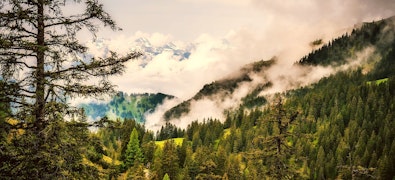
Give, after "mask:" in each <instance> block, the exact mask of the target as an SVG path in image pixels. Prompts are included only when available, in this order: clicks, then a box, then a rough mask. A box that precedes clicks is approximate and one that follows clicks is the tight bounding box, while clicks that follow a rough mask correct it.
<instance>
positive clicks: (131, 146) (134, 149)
mask: <svg viewBox="0 0 395 180" xmlns="http://www.w3.org/2000/svg"><path fill="white" fill-rule="evenodd" d="M125 157H126V159H125V165H126V167H131V166H133V165H134V164H135V163H143V162H144V156H143V153H142V152H141V149H140V141H139V136H138V133H137V130H136V128H134V129H133V131H132V133H131V134H130V140H129V143H128V146H127V149H126V155H125Z"/></svg>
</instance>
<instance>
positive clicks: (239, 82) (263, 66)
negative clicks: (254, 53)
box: [164, 58, 276, 120]
mask: <svg viewBox="0 0 395 180" xmlns="http://www.w3.org/2000/svg"><path fill="white" fill-rule="evenodd" d="M275 62H276V58H272V59H270V60H266V61H264V60H261V61H257V62H254V63H251V64H248V65H245V66H244V67H242V68H241V69H240V70H239V71H238V72H234V73H232V74H230V75H228V76H226V77H225V78H223V79H221V80H218V81H215V82H212V83H210V84H206V85H204V86H203V88H202V89H201V90H200V91H199V92H198V93H197V94H196V95H195V96H193V97H192V98H191V99H188V100H186V101H184V102H182V103H180V104H178V105H177V106H175V107H173V108H171V109H170V110H168V111H166V112H165V114H164V119H165V120H171V119H177V118H180V117H181V116H183V115H186V114H188V113H189V112H190V108H191V103H192V102H193V101H199V100H202V99H208V100H210V101H213V102H215V103H216V104H221V103H224V101H226V100H227V99H228V98H229V97H232V96H234V93H235V91H237V90H238V89H239V88H242V86H243V87H244V86H247V88H248V89H249V90H248V91H247V93H245V94H242V95H241V97H238V98H240V100H241V103H242V104H244V105H245V106H246V107H248V108H252V107H254V106H260V105H263V104H264V103H266V99H265V98H264V97H263V96H259V93H260V92H261V91H262V90H263V89H265V88H267V87H270V86H271V83H270V82H269V81H267V80H266V79H265V78H264V73H265V70H267V69H268V68H270V67H271V66H272V65H273V64H274V63H275ZM257 76H259V77H261V78H262V79H258V80H257V79H256V77H257ZM256 81H259V82H256Z"/></svg>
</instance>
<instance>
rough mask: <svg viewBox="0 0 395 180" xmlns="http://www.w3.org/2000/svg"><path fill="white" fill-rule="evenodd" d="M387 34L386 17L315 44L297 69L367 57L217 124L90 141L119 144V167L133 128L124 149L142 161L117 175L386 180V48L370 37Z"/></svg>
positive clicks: (389, 113)
mask: <svg viewBox="0 0 395 180" xmlns="http://www.w3.org/2000/svg"><path fill="white" fill-rule="evenodd" d="M383 24H386V25H383ZM372 29H376V30H375V32H374V33H371V30H372ZM394 32H395V31H394V29H393V26H392V20H386V21H380V22H375V23H367V24H365V25H363V26H362V27H361V29H355V30H354V31H353V33H352V34H351V35H344V36H342V37H341V38H340V39H341V40H335V41H334V42H331V43H329V44H326V45H324V46H323V47H322V48H321V49H320V50H317V51H314V52H312V53H311V54H309V55H308V56H306V57H304V58H303V59H302V60H301V61H300V63H301V64H302V65H303V64H323V65H327V66H330V65H332V66H333V65H335V66H339V65H341V64H346V63H348V62H347V61H348V60H347V59H348V58H352V57H353V56H356V55H355V54H353V53H350V49H353V50H355V53H357V52H358V51H362V50H363V49H364V48H366V47H368V46H369V47H374V51H373V52H371V53H369V55H368V57H365V59H367V60H366V61H363V62H361V63H360V64H359V65H358V66H356V67H355V66H354V67H353V68H351V69H345V70H342V71H340V72H338V73H336V74H333V75H331V76H329V77H326V78H323V79H321V80H320V81H319V82H317V83H315V84H312V85H309V86H306V87H303V88H299V89H295V90H291V91H287V92H284V93H281V94H276V95H275V98H274V99H275V100H274V101H271V102H269V104H268V105H264V106H258V107H256V108H253V109H248V108H247V109H246V108H245V106H244V105H241V106H240V108H238V109H237V110H235V111H229V112H228V113H227V118H226V119H225V120H216V119H206V120H205V121H203V122H202V123H198V122H197V121H196V122H193V123H191V124H190V125H189V126H188V128H186V129H184V130H183V129H179V128H177V127H176V126H173V125H171V124H170V123H167V124H166V126H164V127H162V129H161V130H160V131H158V132H157V136H156V140H157V141H154V139H155V138H154V135H153V133H152V132H149V131H145V130H144V129H143V128H142V127H141V126H140V125H138V124H134V125H127V126H128V127H126V126H125V125H123V126H121V127H122V128H121V129H123V128H126V129H128V130H127V131H126V133H125V134H124V135H123V136H122V137H124V138H123V140H120V141H111V140H110V139H109V138H110V137H111V138H113V139H117V138H115V137H117V133H116V132H117V131H114V130H111V131H109V130H105V129H103V130H101V131H100V132H99V135H100V136H101V138H102V139H104V140H105V142H113V143H114V142H118V143H119V144H122V146H119V147H117V148H114V147H116V146H114V145H111V146H109V147H111V148H113V152H118V153H115V154H120V155H119V157H120V159H119V160H121V161H123V162H125V159H127V156H133V154H134V153H127V152H129V151H126V150H125V149H127V148H128V147H126V146H127V144H128V143H129V144H130V143H131V142H132V140H131V139H128V138H127V137H128V135H129V134H130V133H131V131H132V129H133V128H136V129H138V132H139V136H138V139H139V145H140V146H135V147H134V149H139V151H141V153H142V154H143V155H144V157H143V158H142V159H140V160H136V161H134V163H132V164H129V165H127V164H125V163H124V165H123V166H122V167H123V168H121V169H120V170H121V171H120V172H125V174H122V177H125V176H127V177H130V178H132V179H133V178H137V177H140V178H143V177H144V178H149V179H162V178H163V177H165V176H166V177H170V179H266V178H274V179H338V178H340V179H393V178H394V177H395V174H394V171H393V170H394V169H395V133H394V131H393V127H395V121H394V119H395V114H394V113H393V112H395V109H394V107H395V106H394V104H395V98H394V97H395V96H394V95H395V76H394V74H393V68H392V65H393V64H394V61H395V56H394V53H393V52H394V51H393V49H395V48H394V47H395V46H394V44H395V43H394V41H393V39H389V38H385V41H384V39H383V38H378V37H383V36H384V37H387V36H389V34H394ZM361 36H362V37H363V38H362V37H361ZM355 39H362V40H360V41H358V42H355V41H354V40H355ZM369 39H376V40H372V41H370V40H369ZM368 40H369V41H368ZM340 41H341V42H343V43H336V42H340ZM326 52H331V53H326ZM333 56H335V57H336V58H333ZM317 57H319V58H317ZM339 58H340V59H341V60H338V59H339ZM367 67H369V68H367ZM211 86H213V85H211ZM221 121H224V122H221ZM125 122H127V121H125ZM122 132H125V131H122ZM118 136H119V135H118ZM165 139H168V140H167V141H164V142H163V140H165ZM159 143H160V144H161V145H159ZM163 143H164V144H163ZM106 146H107V145H106ZM128 146H129V145H128ZM130 152H131V151H130ZM147 165H149V166H147ZM128 167H130V168H128ZM144 169H145V171H144Z"/></svg>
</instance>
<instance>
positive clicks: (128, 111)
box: [80, 92, 173, 123]
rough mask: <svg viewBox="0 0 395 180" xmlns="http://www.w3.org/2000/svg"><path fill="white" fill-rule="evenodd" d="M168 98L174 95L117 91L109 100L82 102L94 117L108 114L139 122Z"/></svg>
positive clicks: (91, 116)
mask: <svg viewBox="0 0 395 180" xmlns="http://www.w3.org/2000/svg"><path fill="white" fill-rule="evenodd" d="M166 98H169V99H171V98H173V96H170V95H166V94H162V93H157V94H149V93H145V94H130V95H128V94H126V93H123V92H119V93H117V94H116V95H115V96H114V97H113V98H112V99H111V100H110V101H109V102H103V103H88V104H81V105H80V106H81V107H82V108H84V110H85V113H86V115H87V116H88V117H90V118H92V119H98V118H101V117H104V116H107V117H108V118H110V119H113V120H115V119H117V118H120V119H122V120H123V119H134V120H136V121H137V122H141V123H142V122H144V121H145V119H144V114H145V113H152V112H153V111H154V110H155V108H156V107H157V106H158V105H160V104H162V103H163V101H164V100H165V99H166Z"/></svg>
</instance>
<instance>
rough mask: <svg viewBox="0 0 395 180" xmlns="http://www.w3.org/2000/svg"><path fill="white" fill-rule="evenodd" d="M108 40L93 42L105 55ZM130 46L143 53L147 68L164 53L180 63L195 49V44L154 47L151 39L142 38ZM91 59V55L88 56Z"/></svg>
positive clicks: (170, 44)
mask: <svg viewBox="0 0 395 180" xmlns="http://www.w3.org/2000/svg"><path fill="white" fill-rule="evenodd" d="M108 43H109V42H107V40H106V39H97V40H95V41H94V42H92V44H93V47H94V48H96V49H98V50H99V51H101V52H103V54H106V53H108V51H109V47H108ZM126 46H129V47H128V48H129V49H130V50H136V51H140V52H142V53H143V56H142V57H140V59H141V60H142V61H141V64H140V65H141V66H143V67H144V66H146V65H147V64H148V63H149V62H150V61H151V60H152V59H153V58H154V57H155V56H157V55H160V54H162V53H165V52H166V53H171V54H172V56H173V57H175V59H178V60H179V61H182V60H185V59H188V58H189V56H190V55H191V50H192V49H193V48H194V45H193V44H189V45H187V46H185V47H179V46H177V45H176V44H175V43H173V42H167V43H164V44H161V45H154V44H153V43H151V42H150V41H149V39H147V38H144V37H141V38H137V39H135V40H133V41H132V42H129V43H128V44H126ZM87 56H88V57H89V55H87Z"/></svg>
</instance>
